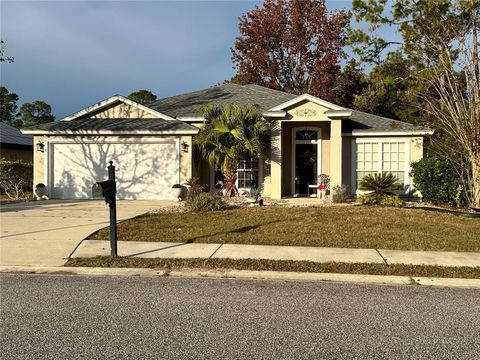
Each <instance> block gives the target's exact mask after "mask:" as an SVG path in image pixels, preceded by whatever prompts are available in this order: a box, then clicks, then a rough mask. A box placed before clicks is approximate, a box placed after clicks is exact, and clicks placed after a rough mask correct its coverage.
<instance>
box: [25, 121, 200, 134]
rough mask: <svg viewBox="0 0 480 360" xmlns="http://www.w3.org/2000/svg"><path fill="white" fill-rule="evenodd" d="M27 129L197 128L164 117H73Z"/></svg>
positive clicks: (177, 130) (139, 129)
mask: <svg viewBox="0 0 480 360" xmlns="http://www.w3.org/2000/svg"><path fill="white" fill-rule="evenodd" d="M28 130H44V131H48V132H50V131H51V132H55V133H64V132H72V131H76V132H79V133H81V132H82V131H99V132H101V131H107V132H141V131H147V132H158V133H162V132H165V133H170V132H182V131H185V132H193V131H197V130H198V129H197V128H196V127H195V126H193V125H190V124H187V123H185V122H183V121H179V120H164V119H148V118H142V119H74V120H70V121H55V122H51V123H47V124H41V125H37V126H34V127H31V128H29V129H28Z"/></svg>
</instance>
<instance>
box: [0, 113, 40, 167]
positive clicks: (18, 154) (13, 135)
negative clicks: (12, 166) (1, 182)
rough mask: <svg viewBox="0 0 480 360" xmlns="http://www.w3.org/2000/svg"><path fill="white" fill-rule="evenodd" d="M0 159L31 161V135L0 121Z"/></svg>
mask: <svg viewBox="0 0 480 360" xmlns="http://www.w3.org/2000/svg"><path fill="white" fill-rule="evenodd" d="M0 159H5V160H23V161H27V162H32V161H33V137H32V135H24V134H22V133H21V132H20V130H18V129H16V128H14V127H11V126H10V125H7V124H5V123H3V122H0Z"/></svg>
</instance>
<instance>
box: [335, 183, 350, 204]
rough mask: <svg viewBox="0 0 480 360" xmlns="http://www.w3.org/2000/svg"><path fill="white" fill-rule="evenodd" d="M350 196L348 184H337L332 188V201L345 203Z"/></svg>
mask: <svg viewBox="0 0 480 360" xmlns="http://www.w3.org/2000/svg"><path fill="white" fill-rule="evenodd" d="M349 197H350V195H349V193H348V186H346V185H342V186H340V185H335V186H334V187H333V189H332V201H333V202H334V203H344V202H347V200H348V198H349Z"/></svg>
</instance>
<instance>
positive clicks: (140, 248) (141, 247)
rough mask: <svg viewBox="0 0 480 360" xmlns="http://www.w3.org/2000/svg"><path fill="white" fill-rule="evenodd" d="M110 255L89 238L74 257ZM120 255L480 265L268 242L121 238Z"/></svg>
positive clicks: (457, 258)
mask: <svg viewBox="0 0 480 360" xmlns="http://www.w3.org/2000/svg"><path fill="white" fill-rule="evenodd" d="M99 255H101V256H108V255H110V243H109V242H108V241H104V240H85V241H83V242H82V243H81V244H80V246H79V247H78V249H77V250H76V251H75V253H74V254H73V257H95V256H99ZM118 255H119V256H131V257H140V258H183V259H189V258H190V259H191V258H205V259H210V258H229V259H268V260H297V261H301V260H305V261H312V262H347V263H379V264H410V265H440V266H469V267H477V266H480V253H472V252H469V253H468V252H443V251H404V250H383V249H342V248H327V247H307V246H267V245H233V244H201V243H166V242H144V241H119V242H118Z"/></svg>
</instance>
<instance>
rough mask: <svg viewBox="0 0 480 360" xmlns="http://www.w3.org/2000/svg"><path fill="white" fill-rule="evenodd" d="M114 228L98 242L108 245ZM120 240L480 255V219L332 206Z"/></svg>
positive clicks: (191, 223) (195, 217)
mask: <svg viewBox="0 0 480 360" xmlns="http://www.w3.org/2000/svg"><path fill="white" fill-rule="evenodd" d="M108 236H109V235H108V228H106V229H102V230H100V231H99V232H98V233H97V234H95V235H94V236H92V237H91V238H92V239H97V240H102V239H103V240H105V239H108ZM118 237H119V240H127V241H168V242H200V243H229V244H258V245H260V244H261V245H296V246H326V247H345V248H380V249H403V250H440V251H442V250H443V251H480V219H478V218H477V219H472V218H462V217H458V216H454V215H451V214H446V213H436V212H429V211H425V210H420V209H405V208H387V207H368V206H346V207H344V206H332V207H321V208H283V207H275V206H269V207H264V208H259V207H255V208H243V209H235V210H227V211H219V212H207V213H182V212H169V213H158V214H149V215H145V216H142V217H139V218H135V219H131V220H127V221H125V222H122V223H121V224H119V226H118Z"/></svg>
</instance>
